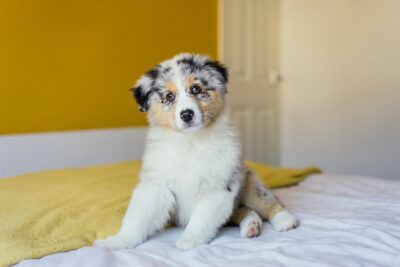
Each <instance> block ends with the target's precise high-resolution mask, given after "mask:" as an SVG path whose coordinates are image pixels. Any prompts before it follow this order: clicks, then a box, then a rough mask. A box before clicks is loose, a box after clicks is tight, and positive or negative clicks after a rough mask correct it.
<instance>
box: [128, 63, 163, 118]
mask: <svg viewBox="0 0 400 267" xmlns="http://www.w3.org/2000/svg"><path fill="white" fill-rule="evenodd" d="M156 71H157V70H156V69H152V70H150V71H148V72H147V73H146V74H144V75H143V76H142V77H141V78H140V79H139V80H138V81H137V82H136V85H135V87H133V88H132V89H131V92H132V94H133V96H134V98H135V100H136V102H137V104H138V105H139V110H140V111H141V112H146V111H147V110H148V109H149V106H150V97H151V95H152V94H153V93H154V92H155V89H154V83H155V80H156V78H157V75H156Z"/></svg>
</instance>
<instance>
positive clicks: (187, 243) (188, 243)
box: [176, 237, 202, 250]
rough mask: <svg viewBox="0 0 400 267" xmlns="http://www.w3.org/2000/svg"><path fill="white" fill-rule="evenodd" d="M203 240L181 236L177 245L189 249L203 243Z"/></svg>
mask: <svg viewBox="0 0 400 267" xmlns="http://www.w3.org/2000/svg"><path fill="white" fill-rule="evenodd" d="M201 244H202V243H201V242H198V241H195V240H192V239H188V238H184V237H183V238H182V237H181V238H179V239H178V241H177V242H176V247H177V248H180V249H183V250H188V249H192V248H195V247H197V246H198V245H201Z"/></svg>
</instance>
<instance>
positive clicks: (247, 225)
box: [240, 214, 262, 238]
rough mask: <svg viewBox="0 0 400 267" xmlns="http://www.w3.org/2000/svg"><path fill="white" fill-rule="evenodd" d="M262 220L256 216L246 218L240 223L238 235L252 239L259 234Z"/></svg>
mask: <svg viewBox="0 0 400 267" xmlns="http://www.w3.org/2000/svg"><path fill="white" fill-rule="evenodd" d="M261 226H262V220H261V218H260V216H258V214H255V215H250V216H247V217H246V218H244V219H243V221H242V222H241V223H240V235H241V236H242V237H247V238H253V237H256V236H258V235H260V233H261Z"/></svg>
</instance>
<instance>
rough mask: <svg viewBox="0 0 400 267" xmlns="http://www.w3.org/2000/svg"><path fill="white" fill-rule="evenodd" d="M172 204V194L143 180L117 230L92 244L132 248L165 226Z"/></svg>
mask: <svg viewBox="0 0 400 267" xmlns="http://www.w3.org/2000/svg"><path fill="white" fill-rule="evenodd" d="M174 205H175V199H174V196H173V194H172V193H171V192H170V191H169V190H168V189H166V188H164V187H161V186H158V185H155V184H150V183H146V182H142V183H140V184H138V185H137V187H136V189H135V190H134V191H133V194H132V198H131V201H130V203H129V206H128V209H127V211H126V214H125V217H124V219H123V221H122V226H121V229H120V231H119V232H118V233H117V234H116V235H114V236H111V237H108V238H107V239H104V240H97V241H95V242H94V245H95V246H101V247H108V248H111V249H122V248H134V247H136V246H137V245H139V244H141V243H142V242H144V241H145V240H146V239H147V238H148V237H149V236H150V235H152V234H154V233H155V232H156V231H157V230H159V229H161V228H163V227H164V225H165V223H166V222H167V220H168V219H169V217H170V211H171V210H172V209H173V207H174Z"/></svg>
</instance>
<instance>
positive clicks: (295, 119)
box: [280, 0, 400, 179]
mask: <svg viewBox="0 0 400 267" xmlns="http://www.w3.org/2000/svg"><path fill="white" fill-rule="evenodd" d="M281 19H282V21H281V23H282V24H281V30H282V32H281V40H280V41H281V67H282V73H283V83H282V103H281V109H282V110H281V112H282V128H281V131H282V144H281V145H282V158H281V163H282V165H285V166H303V165H317V166H320V167H321V168H322V169H323V170H325V171H326V172H335V173H345V174H363V175H370V176H377V177H384V178H393V179H400V1H398V0H334V1H322V0H283V1H282V7H281Z"/></svg>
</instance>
